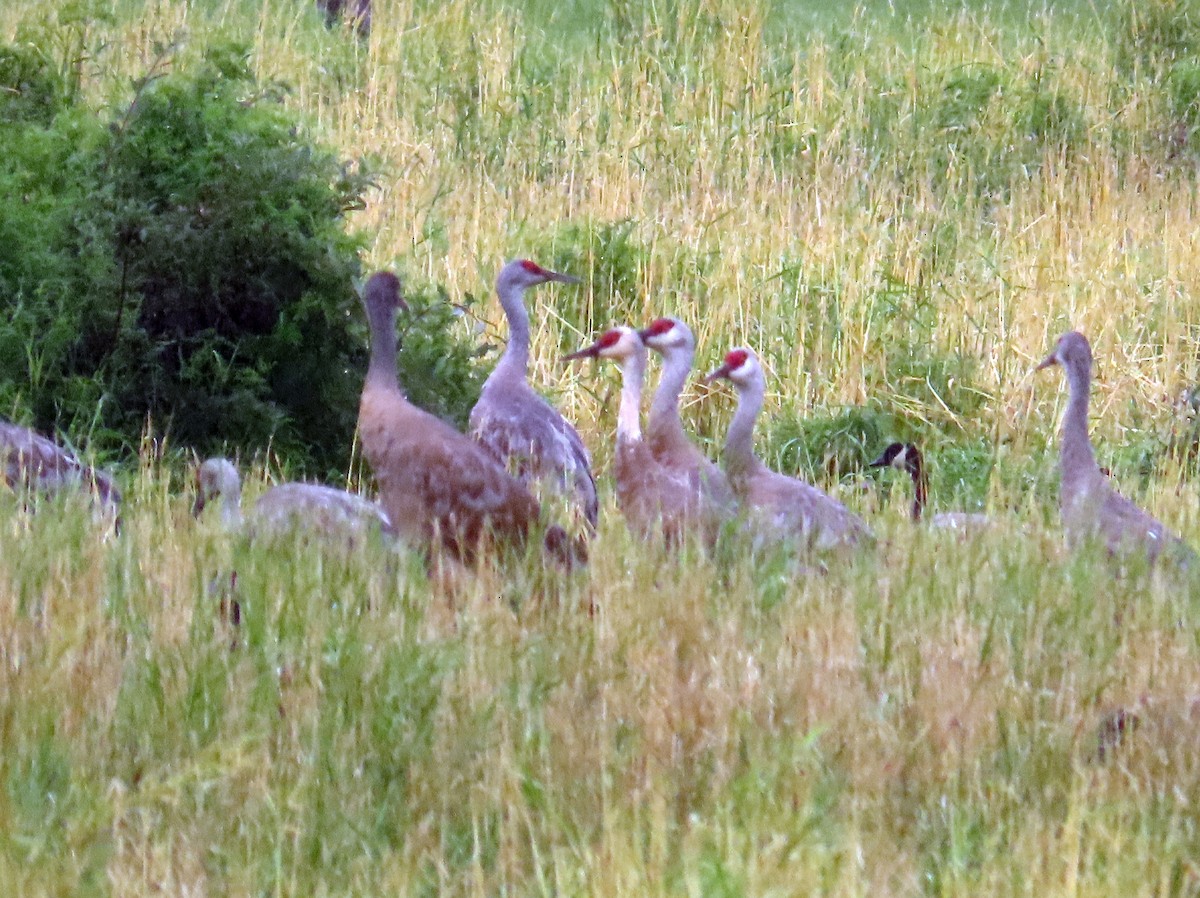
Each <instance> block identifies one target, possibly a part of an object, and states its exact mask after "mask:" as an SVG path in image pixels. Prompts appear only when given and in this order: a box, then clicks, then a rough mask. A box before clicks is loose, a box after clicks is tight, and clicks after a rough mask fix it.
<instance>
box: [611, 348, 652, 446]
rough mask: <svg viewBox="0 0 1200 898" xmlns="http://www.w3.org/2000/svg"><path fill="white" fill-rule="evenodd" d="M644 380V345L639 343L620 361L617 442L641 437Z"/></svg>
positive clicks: (630, 440)
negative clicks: (619, 402)
mask: <svg viewBox="0 0 1200 898" xmlns="http://www.w3.org/2000/svg"><path fill="white" fill-rule="evenodd" d="M645 380H646V347H645V346H641V345H639V346H638V347H637V348H636V349H635V350H634V351H633V352H632V353H631V354H630V355H628V356H626V357H625V358H624V359H623V360H622V361H621V405H620V406H619V407H618V409H617V443H618V445H620V444H622V443H637V442H640V441H641V439H642V422H641V416H642V384H643V383H644V382H645Z"/></svg>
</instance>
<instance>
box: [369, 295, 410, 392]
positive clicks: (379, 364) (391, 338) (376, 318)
mask: <svg viewBox="0 0 1200 898" xmlns="http://www.w3.org/2000/svg"><path fill="white" fill-rule="evenodd" d="M367 322H368V325H369V326H370V329H371V362H370V364H369V365H368V367H367V386H368V387H374V388H376V389H382V390H394V391H395V392H397V393H401V392H403V391H402V390H401V388H400V378H399V376H398V375H397V374H396V352H397V349H396V309H395V308H393V307H390V306H388V305H386V304H383V303H367Z"/></svg>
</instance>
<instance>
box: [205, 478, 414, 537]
mask: <svg viewBox="0 0 1200 898" xmlns="http://www.w3.org/2000/svg"><path fill="white" fill-rule="evenodd" d="M196 484H197V491H196V504H195V505H194V506H193V508H192V513H193V514H196V515H199V514H200V513H201V512H202V511H203V510H204V508H205V506H206V505H208V504H209V503H212V502H219V504H220V509H221V520H222V521H223V522H224V523H225V524H226V526H228V527H229V528H230V529H240V528H241V527H242V501H241V500H242V480H241V478H240V477H239V476H238V472H237V468H235V467H234V466H233V463H232V462H231V461H229V459H227V458H210V459H207V460H206V461H205V462H204V463H203V464H202V465H200V468H199V469H198V470H197V472H196ZM247 517H248V522H247V524H248V532H249V534H250V535H252V536H259V535H262V536H271V535H278V534H282V533H287V532H290V531H292V530H296V529H299V530H305V531H310V532H314V533H319V534H321V535H323V536H325V537H330V538H336V539H340V540H344V541H346V542H347V543H349V544H353V543H354V542H355V541H356V540H357V539H359V538H361V537H363V536H364V535H365V534H366V533H367V532H369V531H370V530H372V529H378V530H380V531H382V532H384V533H391V532H392V530H393V528H392V522H391V521H390V520H389V519H388V516H387V515H386V514H385V513H384V511H383V509H382V508H380V507H379V506H378V505H376V504H375V503H374V502H372V501H370V500H369V499H364V498H363V497H362V496H356V495H354V494H353V493H348V492H346V491H345V490H339V489H335V488H334V487H331V486H321V485H320V484H316V483H281V484H279V485H278V486H273V487H271V488H270V489H269V490H267V491H266V492H265V493H263V494H262V495H261V496H259V497H258V500H257V501H256V502H255V503H254V507H253V508H252V509H251V511H250V512H249V514H248V515H247Z"/></svg>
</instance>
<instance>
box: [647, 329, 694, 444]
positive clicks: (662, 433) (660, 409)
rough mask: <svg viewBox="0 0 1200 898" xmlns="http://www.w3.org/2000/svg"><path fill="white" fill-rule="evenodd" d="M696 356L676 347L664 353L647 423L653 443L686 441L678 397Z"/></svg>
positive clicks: (682, 347) (688, 350) (690, 351)
mask: <svg viewBox="0 0 1200 898" xmlns="http://www.w3.org/2000/svg"><path fill="white" fill-rule="evenodd" d="M694 355H695V352H694V350H692V349H690V348H688V347H686V346H675V347H672V348H671V349H669V350H667V351H666V352H665V353H663V371H662V377H661V378H660V380H659V382H658V389H657V390H655V391H654V400H653V401H652V402H651V403H650V417H649V418H648V419H647V421H646V433H647V435H648V436H649V437H650V439H651V441H652V442H654V441H658V440H662V439H664V438H670V439H678V438H686V435H685V434H684V432H683V422H682V421H681V420H680V418H679V394H680V393H682V392H683V385H684V383H686V382H687V376H688V374H689V372H691V370H692V360H693V357H694Z"/></svg>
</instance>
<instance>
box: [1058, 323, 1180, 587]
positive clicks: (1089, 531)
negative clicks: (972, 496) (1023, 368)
mask: <svg viewBox="0 0 1200 898" xmlns="http://www.w3.org/2000/svg"><path fill="white" fill-rule="evenodd" d="M1051 365H1061V366H1062V368H1063V371H1064V372H1066V376H1067V384H1068V387H1069V390H1070V394H1069V397H1068V400H1067V409H1066V412H1065V413H1064V414H1063V422H1062V435H1061V442H1060V447H1059V470H1060V473H1061V481H1060V484H1059V506H1060V509H1061V513H1062V521H1063V527H1064V529H1065V530H1066V532H1067V538H1068V540H1069V541H1070V543H1071V544H1072V545H1078V544H1080V543H1083V542H1087V541H1089V540H1093V539H1098V540H1100V541H1101V542H1103V544H1104V545H1105V546H1106V547H1107V548H1108V551H1109V552H1110V553H1112V554H1116V555H1122V554H1127V553H1130V552H1144V553H1145V554H1146V557H1147V558H1148V559H1149V560H1150V561H1152V562H1153V561H1155V560H1157V559H1158V558H1159V557H1160V556H1162V555H1163V554H1164V553H1165V554H1167V555H1170V556H1172V557H1173V558H1175V559H1176V560H1178V561H1180V562H1183V563H1185V564H1188V565H1193V566H1194V565H1195V564H1196V561H1197V558H1196V554H1195V553H1194V552H1193V551H1192V550H1191V548H1189V547H1188V546H1187V545H1186V544H1185V543H1184V542H1183V541H1182V540H1180V538H1179V537H1178V536H1176V535H1175V534H1174V533H1172V532H1171V531H1170V530H1168V529H1167V527H1166V526H1165V525H1164V524H1163V523H1162V522H1161V521H1159V520H1157V519H1156V518H1154V517H1153V516H1152V515H1150V514H1148V513H1147V512H1145V511H1143V510H1142V509H1141V508H1138V506H1137V505H1135V504H1134V503H1133V502H1131V501H1130V500H1129V499H1126V498H1125V497H1124V496H1122V495H1121V494H1120V493H1118V492H1117V491H1116V490H1115V489H1113V486H1112V483H1111V481H1110V480H1109V478H1107V477H1105V476H1104V473H1103V472H1102V471H1101V470H1100V466H1099V465H1098V464H1097V463H1096V456H1095V453H1094V452H1093V450H1092V441H1091V439H1090V438H1089V436H1088V403H1089V401H1090V398H1091V389H1092V347H1091V345H1090V344H1089V343H1088V340H1087V338H1086V337H1085V336H1084V335H1083V334H1081V333H1079V332H1078V331H1071V332H1070V333H1066V334H1063V335H1062V336H1061V337H1059V338H1058V343H1057V344H1056V345H1055V347H1054V351H1053V352H1051V353H1050V354H1049V355H1048V356H1046V358H1045V359H1044V360H1043V361H1042V363H1041V364H1040V365H1038V366H1037V370H1039V371H1040V370H1041V369H1043V368H1047V367H1049V366H1051Z"/></svg>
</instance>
